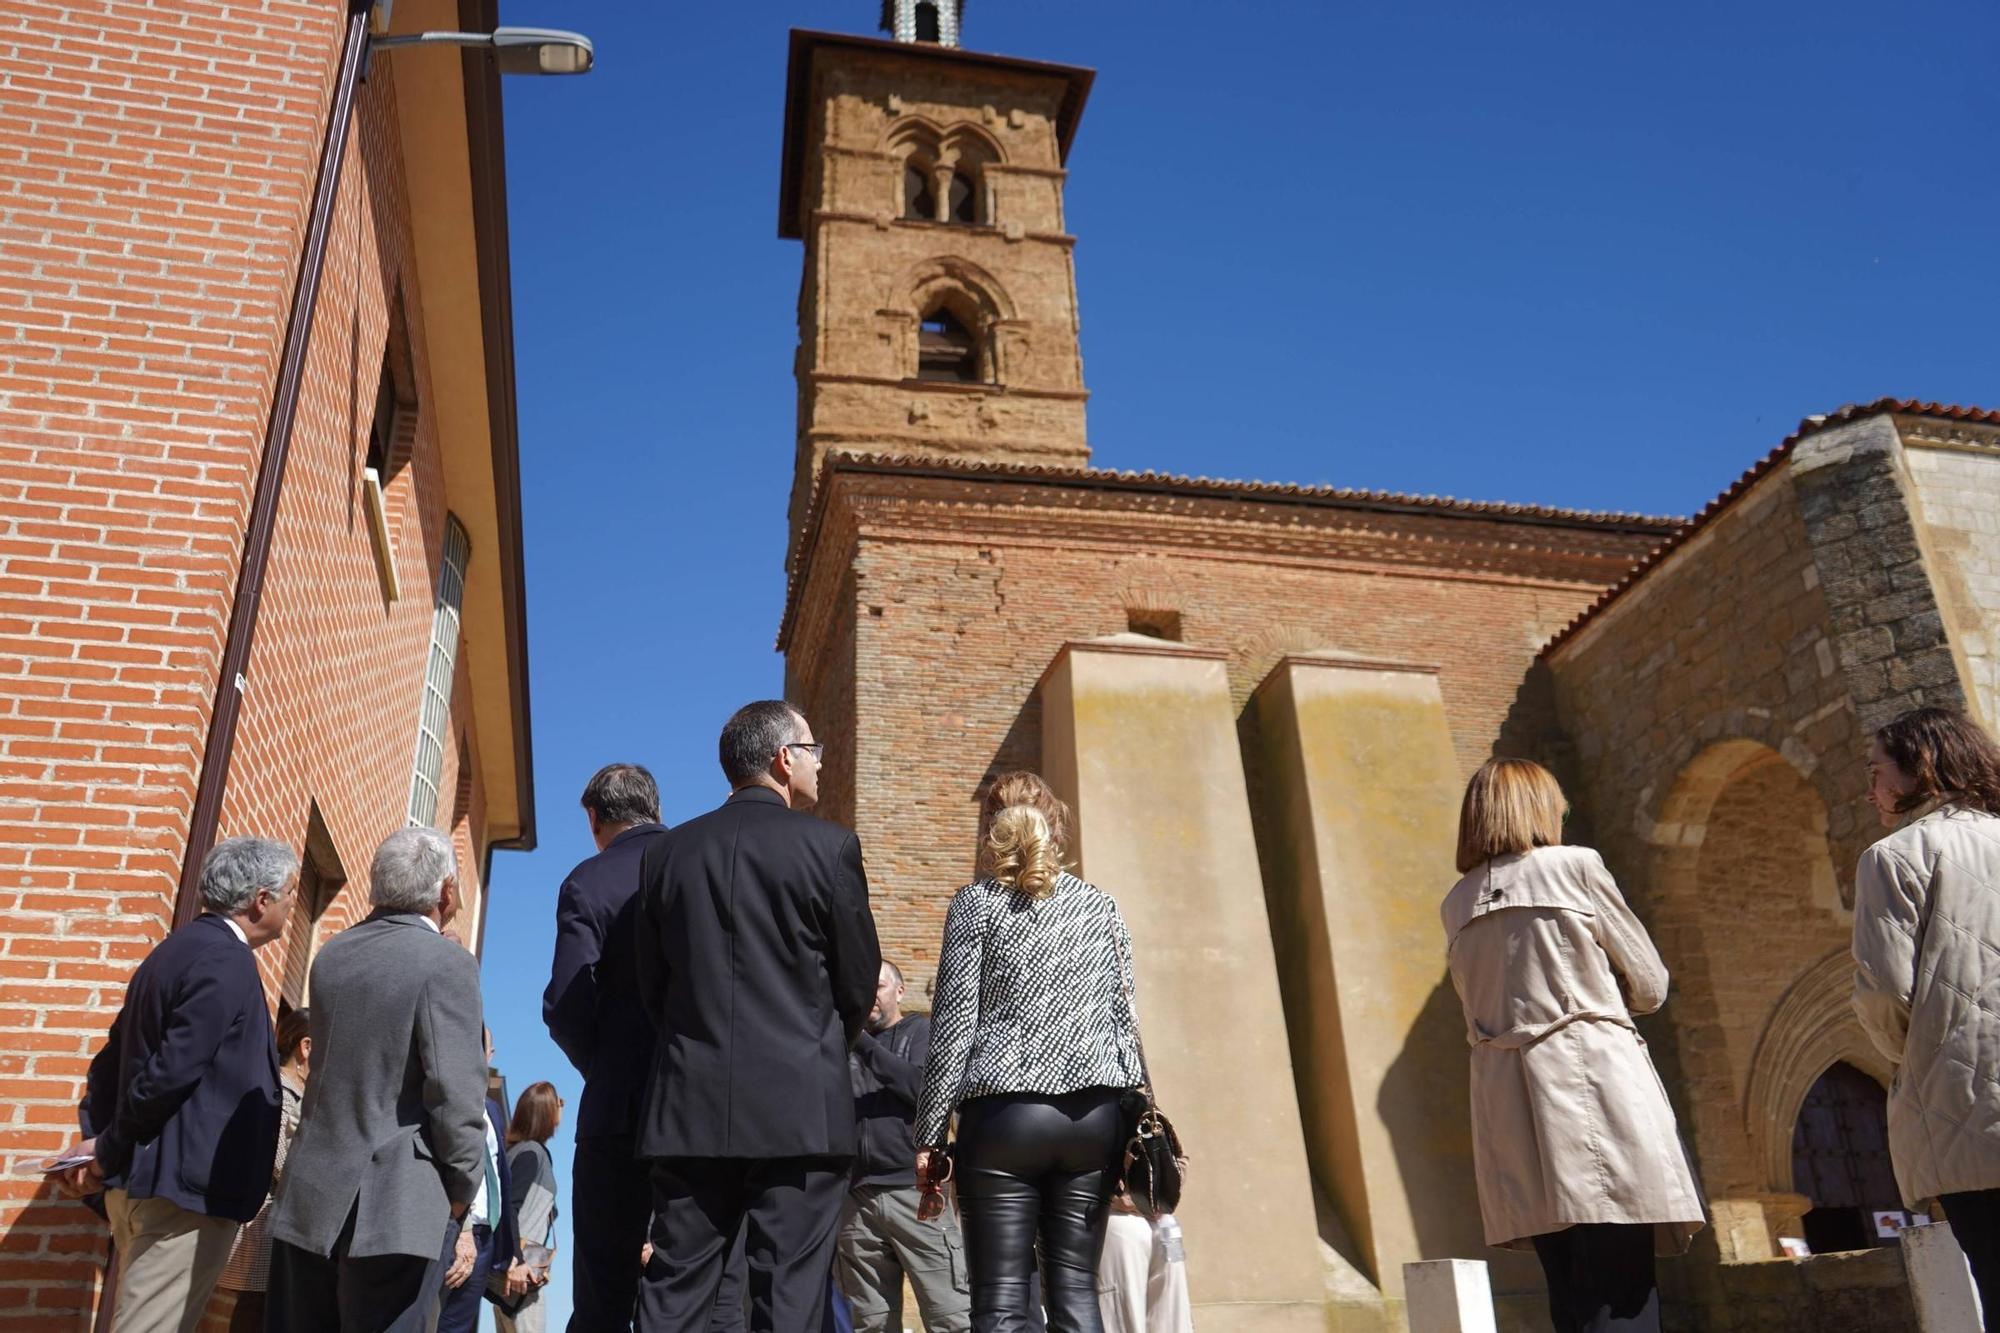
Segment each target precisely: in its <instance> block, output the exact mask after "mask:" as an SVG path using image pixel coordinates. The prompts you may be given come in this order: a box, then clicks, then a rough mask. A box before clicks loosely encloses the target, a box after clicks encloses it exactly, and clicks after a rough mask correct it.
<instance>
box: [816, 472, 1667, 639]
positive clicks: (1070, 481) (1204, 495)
mask: <svg viewBox="0 0 2000 1333" xmlns="http://www.w3.org/2000/svg"><path fill="white" fill-rule="evenodd" d="M836 473H855V474H861V475H871V476H895V477H915V478H933V479H937V480H943V481H990V482H998V483H1005V484H1009V485H1027V486H1051V487H1076V488H1081V489H1085V490H1100V491H1123V492H1128V493H1140V494H1155V495H1183V496H1191V497H1195V498H1199V499H1212V500H1241V501H1245V502H1248V503H1253V504H1293V505H1309V506H1313V507H1315V508H1327V509H1353V510H1365V511H1369V512H1374V513H1393V514H1422V515H1427V516H1432V517H1441V518H1461V519H1474V520H1479V521H1483V522H1491V523H1523V524H1532V525H1534V526H1537V527H1564V528H1590V529H1596V530H1600V531H1603V530H1609V531H1612V532H1621V533H1628V534H1633V535H1642V534H1643V535H1651V534H1658V535H1660V536H1662V537H1665V536H1667V535H1668V534H1671V533H1673V532H1676V531H1678V530H1680V529H1681V528H1682V527H1684V526H1685V524H1686V523H1687V520H1686V519H1682V518H1670V517H1660V516H1657V515H1651V514H1614V513H1604V512H1599V511H1596V510H1587V509H1561V508H1556V507H1553V506H1549V505H1528V504H1507V503H1504V502H1499V501H1490V500H1458V499H1454V498H1452V497H1450V496H1438V495H1409V494H1405V493H1403V492H1399V491H1370V490H1354V489H1351V488H1348V487H1343V486H1302V485H1298V484H1296V483H1288V482H1270V481H1231V480H1227V479H1223V478H1216V477H1184V476H1176V475H1174V474H1171V473H1165V472H1126V471H1114V470H1111V469H1106V468H1079V467H1055V466H1048V465H1041V464H1032V463H992V462H979V461H968V460H961V459H948V458H909V457H903V456H890V455H880V454H848V453H834V454H830V455H828V457H827V459H826V462H825V463H824V464H823V465H822V467H821V469H820V474H819V479H818V481H817V482H815V483H814V485H813V494H812V500H811V502H810V504H809V505H808V507H807V510H806V520H805V537H804V539H803V540H802V541H800V543H799V546H798V554H797V556H796V558H795V559H794V561H793V565H792V568H791V570H790V573H789V577H788V578H787V580H786V588H785V610H784V615H783V617H782V618H781V620H780V622H779V629H778V647H779V649H780V651H782V650H783V649H784V646H785V644H786V643H787V641H788V640H789V639H790V636H791V628H792V622H793V620H794V619H795V618H796V616H797V613H798V598H799V593H800V591H801V587H802V584H803V579H802V574H803V571H804V569H805V565H806V561H807V559H808V558H809V556H810V554H811V552H812V550H813V548H814V546H815V545H816V544H817V543H818V540H819V532H820V527H821V524H822V522H823V521H824V518H825V513H826V496H827V490H828V488H829V487H830V486H831V485H832V482H833V478H834V475H835V474H836Z"/></svg>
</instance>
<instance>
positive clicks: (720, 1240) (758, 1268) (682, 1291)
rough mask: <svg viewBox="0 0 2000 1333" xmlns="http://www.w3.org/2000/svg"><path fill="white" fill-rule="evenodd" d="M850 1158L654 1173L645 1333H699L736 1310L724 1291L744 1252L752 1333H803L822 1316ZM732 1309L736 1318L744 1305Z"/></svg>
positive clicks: (681, 1162) (687, 1161) (750, 1161)
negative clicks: (738, 1253)
mask: <svg viewBox="0 0 2000 1333" xmlns="http://www.w3.org/2000/svg"><path fill="white" fill-rule="evenodd" d="M849 1162H850V1159H848V1158H846V1157H772V1158H731V1157H669V1158H661V1159H659V1160H657V1161H655V1162H654V1163H653V1164H652V1177H653V1260H652V1262H651V1263H649V1264H648V1265H646V1272H645V1275H644V1276H643V1277H642V1278H641V1279H640V1283H639V1324H638V1326H639V1328H640V1330H641V1331H642V1333H701V1331H702V1330H703V1329H706V1328H709V1327H711V1326H712V1325H711V1324H710V1320H711V1319H713V1320H715V1321H717V1326H726V1325H723V1324H722V1321H724V1320H725V1319H726V1318H727V1316H728V1315H729V1313H731V1311H732V1298H731V1296H730V1295H729V1293H728V1292H726V1291H725V1290H724V1287H725V1286H726V1285H727V1278H728V1276H729V1270H730V1268H731V1267H732V1264H731V1259H730V1252H731V1250H732V1248H734V1247H735V1246H737V1245H738V1244H740V1245H741V1247H742V1254H743V1264H744V1267H745V1268H746V1269H747V1270H748V1274H747V1282H746V1285H747V1286H748V1288H749V1296H750V1318H749V1326H750V1328H751V1329H752V1330H754V1333H799V1331H800V1330H802V1329H816V1328H818V1327H820V1324H821V1322H822V1321H823V1320H824V1319H825V1317H826V1308H827V1306H826V1302H827V1284H828V1282H829V1281H830V1280H831V1278H832V1273H833V1242H834V1238H835V1236H836V1235H837V1234H838V1232H839V1230H840V1210H841V1205H842V1203H843V1202H844V1201H845V1200H846V1198H847V1183H848V1166H849ZM733 1308H737V1309H740V1308H741V1307H740V1304H738V1305H736V1306H734V1307H733Z"/></svg>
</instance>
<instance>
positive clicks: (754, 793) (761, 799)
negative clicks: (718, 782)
mask: <svg viewBox="0 0 2000 1333" xmlns="http://www.w3.org/2000/svg"><path fill="white" fill-rule="evenodd" d="M738 801H756V802H758V803H760V804H763V805H784V804H785V798H784V797H782V796H780V795H778V793H776V792H774V791H772V790H771V789H770V788H769V787H738V788H737V789H736V790H735V791H733V792H730V793H729V799H728V800H727V801H726V802H724V804H726V805H735V804H736V803H737V802H738Z"/></svg>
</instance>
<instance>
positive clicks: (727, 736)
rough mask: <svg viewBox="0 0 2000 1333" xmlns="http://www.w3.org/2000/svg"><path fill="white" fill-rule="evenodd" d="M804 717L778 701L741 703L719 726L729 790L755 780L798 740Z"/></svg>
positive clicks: (724, 770)
mask: <svg viewBox="0 0 2000 1333" xmlns="http://www.w3.org/2000/svg"><path fill="white" fill-rule="evenodd" d="M804 723H805V715H804V714H802V713H800V712H799V710H798V709H796V708H794V707H792V706H791V705H790V704H788V703H786V702H784V701H783V700H781V699H760V700H758V701H757V702H756V703H754V704H744V705H743V706H742V707H741V708H739V709H737V710H736V712H735V713H734V714H733V715H732V716H731V717H730V719H729V721H727V722H725V723H723V725H722V745H721V750H722V776H724V777H725V778H728V779H729V785H730V786H732V787H742V786H746V785H748V784H749V783H752V782H755V781H756V780H757V775H758V774H760V773H763V772H766V771H768V770H769V769H770V767H771V761H772V760H773V759H776V758H777V757H778V751H779V750H782V749H783V748H784V747H785V746H787V745H790V744H791V743H792V742H793V741H796V740H797V739H798V738H799V733H800V729H801V728H802V727H803V725H804Z"/></svg>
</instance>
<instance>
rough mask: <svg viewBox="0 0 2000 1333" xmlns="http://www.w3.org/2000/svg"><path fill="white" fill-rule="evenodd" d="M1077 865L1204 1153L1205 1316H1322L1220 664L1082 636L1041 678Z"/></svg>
mask: <svg viewBox="0 0 2000 1333" xmlns="http://www.w3.org/2000/svg"><path fill="white" fill-rule="evenodd" d="M1041 694H1042V700H1043V704H1042V716H1043V723H1042V726H1043V730H1042V743H1043V751H1044V754H1045V756H1046V760H1047V768H1048V776H1049V778H1050V781H1051V782H1052V783H1053V784H1054V785H1055V786H1056V787H1057V789H1058V790H1059V791H1060V792H1061V793H1062V795H1063V796H1064V797H1065V798H1066V799H1067V800H1069V801H1070V802H1071V803H1072V805H1073V806H1074V807H1075V810H1076V816H1077V824H1078V828H1079V832H1080V839H1079V842H1080V846H1079V849H1078V850H1079V851H1080V853H1081V856H1080V860H1081V866H1080V873H1081V874H1083V876H1084V877H1085V878H1087V879H1089V880H1090V881H1091V882H1092V883H1095V884H1097V885H1099V886H1100V887H1102V888H1103V889H1104V890H1105V891H1106V892H1108V893H1110V894H1112V895H1113V896H1114V897H1116V898H1117V899H1118V902H1119V906H1120V908H1121V910H1122V911H1123V913H1124V915H1125V919H1126V922H1127V924H1128V925H1129V926H1130V928H1131V932H1132V941H1133V953H1134V964H1135V967H1136V970H1137V973H1138V986H1139V996H1138V1002H1139V1014H1140V1020H1141V1023H1142V1026H1143V1030H1144V1032H1145V1033H1146V1034H1147V1039H1148V1040H1147V1047H1146V1055H1147V1059H1148V1062H1149V1066H1150V1069H1151V1072H1152V1076H1153V1079H1154V1084H1155V1090H1156V1092H1157V1093H1158V1095H1159V1099H1160V1104H1161V1106H1162V1108H1163V1109H1164V1110H1166V1111H1167V1113H1168V1114H1169V1115H1170V1116H1171V1117H1172V1118H1173V1120H1174V1124H1175V1126H1176V1127H1177V1128H1178V1129H1179V1131H1180V1133H1181V1136H1182V1141H1183V1144H1184V1146H1185V1147H1186V1149H1187V1151H1188V1152H1189V1153H1190V1154H1191V1156H1192V1158H1193V1166H1192V1170H1191V1172H1190V1176H1189V1180H1188V1192H1187V1195H1186V1198H1185V1200H1184V1202H1183V1206H1182V1208H1181V1209H1180V1210H1179V1217H1180V1220H1181V1224H1182V1227H1183V1228H1184V1230H1185V1233H1186V1237H1187V1247H1188V1282H1189V1288H1190V1291H1191V1293H1192V1295H1193V1298H1194V1302H1195V1307H1196V1308H1195V1323H1196V1325H1197V1326H1198V1327H1200V1328H1202V1329H1203V1330H1205V1333H1225V1331H1226V1330H1232V1329H1250V1328H1255V1329H1258V1330H1280V1329H1295V1330H1299V1333H1304V1331H1305V1330H1309V1329H1320V1328H1323V1327H1324V1315H1323V1313H1322V1307H1323V1303H1324V1294H1325V1293H1324V1286H1325V1278H1324V1274H1323V1268H1322V1264H1321V1261H1320V1257H1319V1250H1318V1247H1317V1245H1316V1243H1315V1240H1314V1235H1315V1228H1314V1220H1313V1206H1312V1191H1311V1185H1310V1182H1309V1179H1308V1175H1307V1168H1306V1155H1305V1145H1304V1141H1303V1138H1302V1136H1301V1133H1300V1128H1299V1114H1298V1102H1297V1100H1296V1098H1295V1095H1294V1093H1293V1088H1292V1078H1291V1073H1292V1066H1291V1060H1290V1058H1289V1055H1288V1052H1287V1049H1286V1039H1285V1017H1284V1011H1283V1007H1282V1002H1281V1000H1280V998H1279V993H1278V979H1277V971H1276V965H1275V963H1274V961H1273V958H1272V953H1271V937H1270V932H1269V928H1268V925H1267V923H1266V918H1265V912H1264V902H1263V893H1262V890H1261V889H1260V887H1259V884H1258V869H1257V849H1256V844H1255V839H1254V836H1253V835H1252V833H1251V829H1250V808H1249V802H1248V800H1247V799H1246V797H1245V795H1244V786H1243V761H1242V755H1241V752H1240V750H1239V748H1238V745H1237V740H1236V715H1235V709H1233V708H1232V707H1231V706H1230V702H1229V683H1228V678H1227V675H1226V674H1225V672H1224V669H1223V662H1222V655H1221V654H1220V653H1216V652H1209V651H1205V650H1201V649H1192V648H1187V647H1183V646H1181V645H1178V644H1172V643H1166V642H1163V641H1160V640H1149V639H1144V638H1141V637H1139V636H1137V635H1113V636H1111V637H1110V638H1109V639H1101V640H1095V641H1092V642H1089V643H1077V644H1071V645H1069V646H1068V647H1066V648H1065V649H1064V650H1063V651H1062V652H1061V653H1059V654H1058V655H1057V657H1056V660H1055V662H1054V664H1053V665H1052V666H1051V668H1050V670H1049V673H1048V675H1047V676H1046V677H1045V678H1044V679H1043V682H1042V686H1041Z"/></svg>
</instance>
